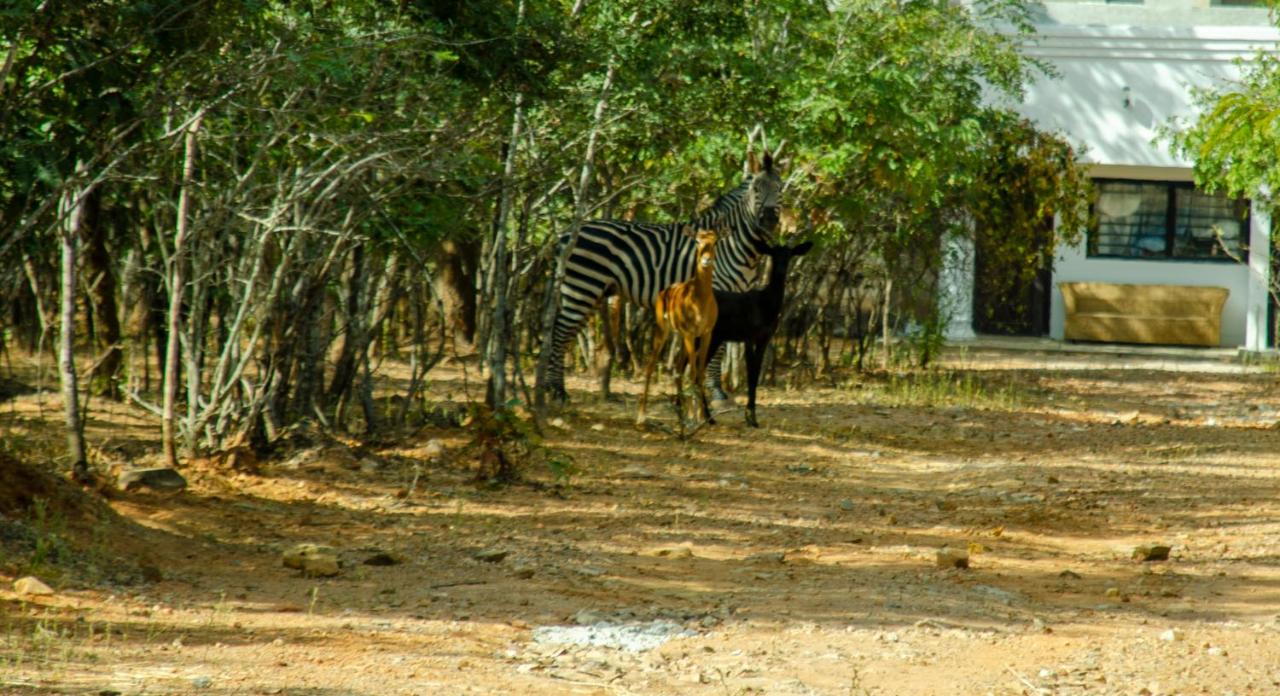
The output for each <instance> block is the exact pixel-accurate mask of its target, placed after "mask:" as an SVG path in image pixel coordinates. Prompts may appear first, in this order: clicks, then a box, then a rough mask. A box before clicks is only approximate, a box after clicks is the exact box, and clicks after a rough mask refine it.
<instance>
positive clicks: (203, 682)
mask: <svg viewBox="0 0 1280 696" xmlns="http://www.w3.org/2000/svg"><path fill="white" fill-rule="evenodd" d="M191 685H192V686H194V687H196V688H197V689H207V688H209V687H211V686H213V680H212V679H210V678H209V677H195V678H193V679H192V680H191Z"/></svg>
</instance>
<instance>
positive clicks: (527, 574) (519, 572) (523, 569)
mask: <svg viewBox="0 0 1280 696" xmlns="http://www.w3.org/2000/svg"><path fill="white" fill-rule="evenodd" d="M534 572H536V571H535V569H534V567H533V566H531V565H522V566H516V568H515V570H514V571H512V573H511V576H512V577H514V578H518V579H520V580H528V579H529V578H531V577H533V574H534Z"/></svg>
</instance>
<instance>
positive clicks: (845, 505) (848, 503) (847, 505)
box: [840, 498, 853, 512]
mask: <svg viewBox="0 0 1280 696" xmlns="http://www.w3.org/2000/svg"><path fill="white" fill-rule="evenodd" d="M840 509H841V510H844V511H845V512H852V511H853V501H852V500H849V499H848V498H845V499H844V500H841V501H840Z"/></svg>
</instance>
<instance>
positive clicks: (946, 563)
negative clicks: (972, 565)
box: [934, 547, 969, 569]
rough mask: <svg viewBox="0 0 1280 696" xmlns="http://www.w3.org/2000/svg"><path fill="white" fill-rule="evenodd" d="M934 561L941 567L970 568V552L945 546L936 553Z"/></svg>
mask: <svg viewBox="0 0 1280 696" xmlns="http://www.w3.org/2000/svg"><path fill="white" fill-rule="evenodd" d="M934 563H935V564H936V565H937V566H938V567H939V568H962V569H963V568H968V567H969V552H968V551H961V550H960V549H950V548H946V547H943V548H940V549H938V552H937V553H936V554H935V555H934Z"/></svg>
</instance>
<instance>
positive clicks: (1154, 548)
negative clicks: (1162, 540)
mask: <svg viewBox="0 0 1280 696" xmlns="http://www.w3.org/2000/svg"><path fill="white" fill-rule="evenodd" d="M1169 550H1170V549H1169V547H1168V546H1164V545H1162V544H1150V545H1147V546H1139V547H1137V548H1135V549H1134V550H1133V559H1134V560H1137V561H1144V562H1149V561H1167V560H1169Z"/></svg>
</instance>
